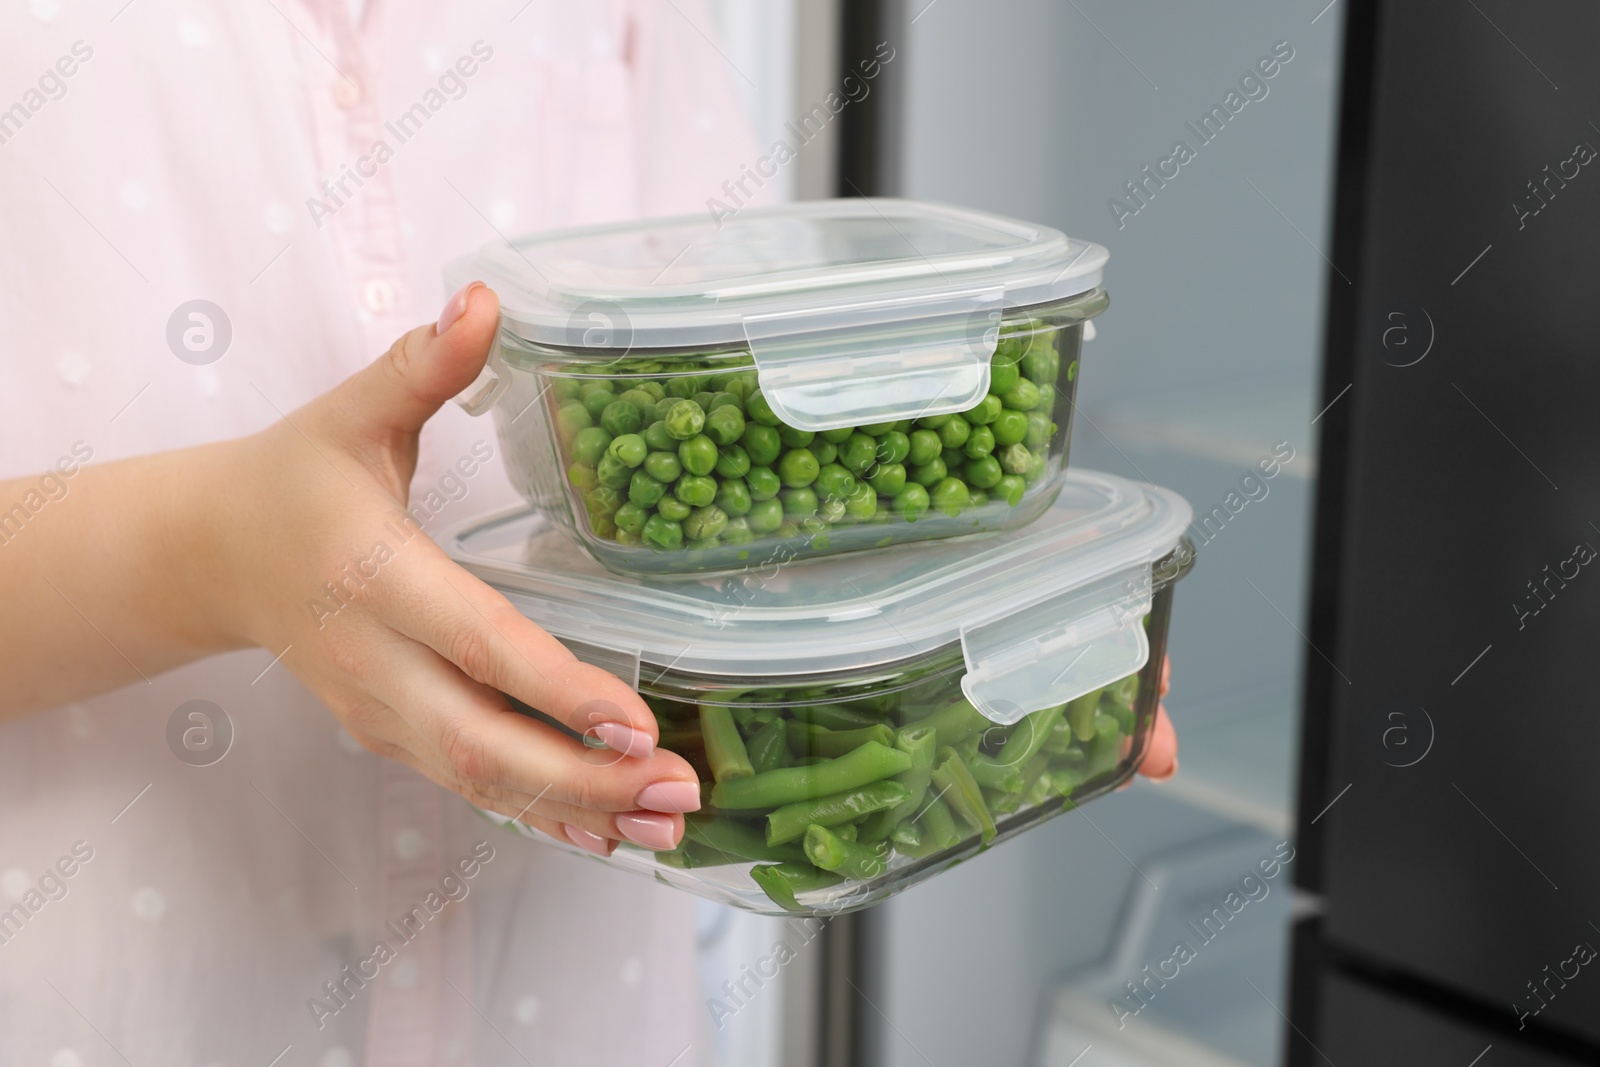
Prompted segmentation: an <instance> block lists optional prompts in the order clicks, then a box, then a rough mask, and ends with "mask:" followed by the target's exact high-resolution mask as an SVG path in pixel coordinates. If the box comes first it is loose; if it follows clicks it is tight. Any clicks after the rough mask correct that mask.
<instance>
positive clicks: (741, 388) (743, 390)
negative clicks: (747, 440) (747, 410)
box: [722, 378, 756, 541]
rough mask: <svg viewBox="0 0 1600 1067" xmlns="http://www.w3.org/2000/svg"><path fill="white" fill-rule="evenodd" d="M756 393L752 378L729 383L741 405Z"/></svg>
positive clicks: (730, 390)
mask: <svg viewBox="0 0 1600 1067" xmlns="http://www.w3.org/2000/svg"><path fill="white" fill-rule="evenodd" d="M755 391H756V383H755V381H754V380H753V379H750V378H735V379H734V380H733V381H731V382H729V383H728V392H730V393H732V394H733V395H734V396H736V397H738V398H739V401H740V403H743V402H744V401H746V400H749V399H750V394H751V393H753V392H755ZM722 539H723V540H724V541H726V540H727V539H728V535H727V533H723V535H722Z"/></svg>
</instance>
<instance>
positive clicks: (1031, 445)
mask: <svg viewBox="0 0 1600 1067" xmlns="http://www.w3.org/2000/svg"><path fill="white" fill-rule="evenodd" d="M1027 419H1028V433H1027V436H1025V437H1024V438H1023V439H1022V441H1023V443H1024V444H1026V445H1027V446H1028V449H1029V451H1032V452H1043V451H1044V448H1045V446H1046V445H1048V444H1049V443H1050V438H1052V437H1054V436H1055V432H1056V424H1055V423H1053V422H1051V421H1050V414H1049V412H1046V411H1040V410H1039V409H1038V408H1035V409H1034V410H1032V411H1030V412H1028V415H1027Z"/></svg>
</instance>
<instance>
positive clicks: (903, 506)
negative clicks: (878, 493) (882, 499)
mask: <svg viewBox="0 0 1600 1067" xmlns="http://www.w3.org/2000/svg"><path fill="white" fill-rule="evenodd" d="M894 510H895V513H896V514H897V515H899V516H900V517H901V518H902V519H905V520H906V521H907V522H916V521H917V517H918V516H919V515H922V514H923V513H925V512H926V511H927V510H928V491H927V490H926V489H924V488H923V487H922V486H920V485H908V486H906V487H905V488H904V489H902V490H900V492H899V493H898V494H897V495H896V496H895V498H894Z"/></svg>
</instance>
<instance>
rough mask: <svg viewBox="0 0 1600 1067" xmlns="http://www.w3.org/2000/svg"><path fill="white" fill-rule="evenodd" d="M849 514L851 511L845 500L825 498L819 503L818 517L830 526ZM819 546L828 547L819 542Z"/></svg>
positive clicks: (841, 520)
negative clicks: (845, 504)
mask: <svg viewBox="0 0 1600 1067" xmlns="http://www.w3.org/2000/svg"><path fill="white" fill-rule="evenodd" d="M847 514H849V511H848V510H847V509H846V508H845V506H844V501H843V500H824V501H822V502H821V503H820V504H818V505H817V518H819V519H821V520H822V521H823V522H825V523H828V524H829V525H830V526H831V525H832V524H834V523H836V522H843V521H844V518H845V516H846V515H847ZM817 547H818V548H826V547H827V546H826V545H821V544H819V545H817Z"/></svg>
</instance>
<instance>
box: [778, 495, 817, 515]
mask: <svg viewBox="0 0 1600 1067" xmlns="http://www.w3.org/2000/svg"><path fill="white" fill-rule="evenodd" d="M782 500H783V513H784V514H785V515H787V516H789V517H790V518H791V519H793V518H804V517H805V516H807V515H815V514H816V513H817V494H816V493H815V492H814V491H812V490H810V489H804V488H800V489H785V490H784V491H783V493H782Z"/></svg>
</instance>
